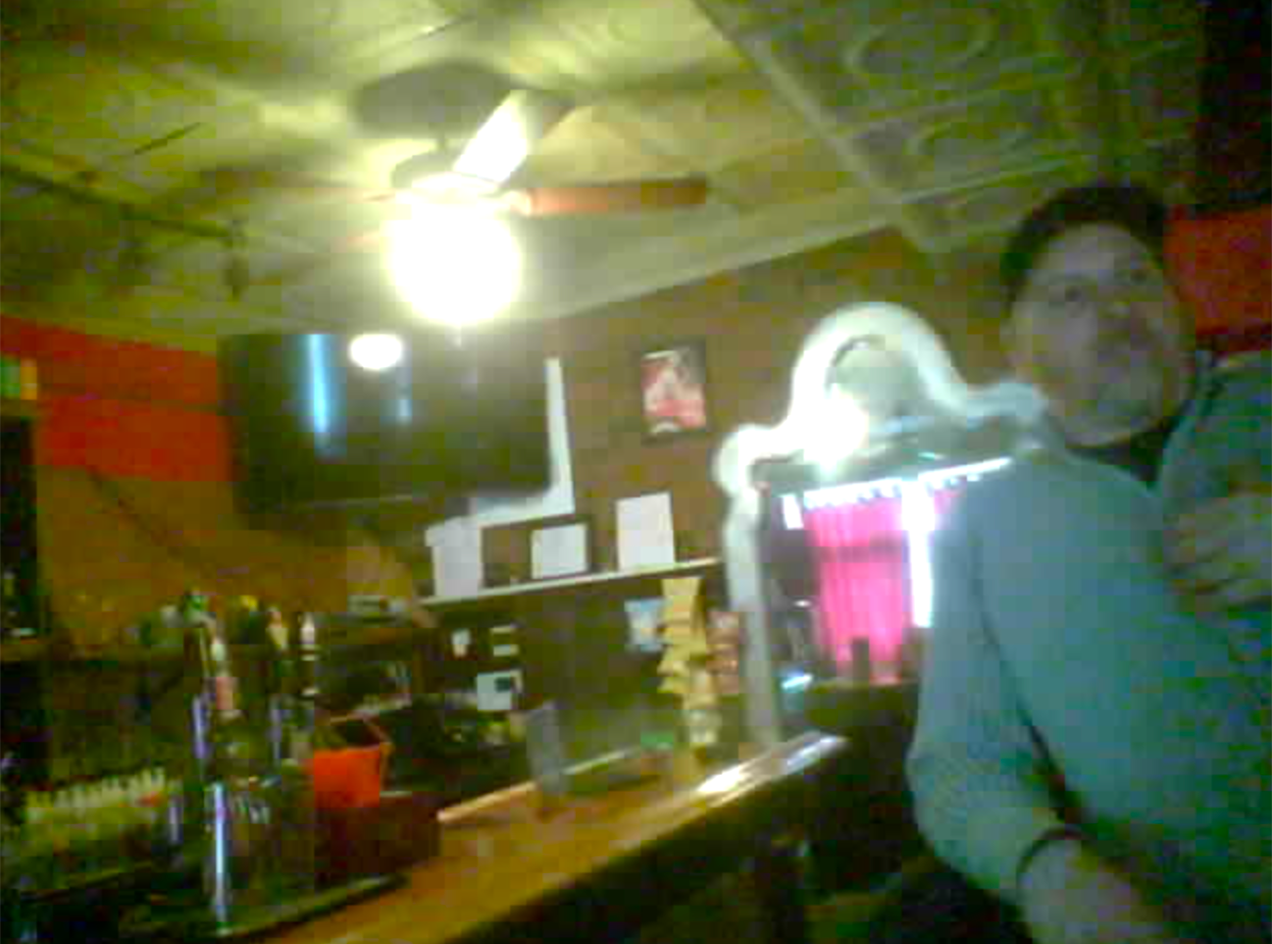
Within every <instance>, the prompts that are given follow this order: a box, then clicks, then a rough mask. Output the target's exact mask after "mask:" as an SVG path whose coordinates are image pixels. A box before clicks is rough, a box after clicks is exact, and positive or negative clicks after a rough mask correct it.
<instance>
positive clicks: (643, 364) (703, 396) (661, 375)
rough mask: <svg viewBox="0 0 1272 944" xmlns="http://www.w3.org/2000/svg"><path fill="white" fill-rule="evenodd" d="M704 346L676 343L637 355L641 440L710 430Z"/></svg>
mask: <svg viewBox="0 0 1272 944" xmlns="http://www.w3.org/2000/svg"><path fill="white" fill-rule="evenodd" d="M706 352H707V346H706V342H705V341H703V340H702V339H700V338H698V339H693V340H689V341H677V342H675V343H673V344H665V345H660V346H659V347H656V348H652V349H650V350H647V351H643V352H642V353H641V355H640V364H639V367H640V403H641V416H642V425H643V428H644V430H645V438H646V439H648V440H664V439H671V438H675V437H677V436H682V435H684V434H686V433H697V432H703V431H705V430H707V429H709V428H710V426H711V423H710V414H709V412H708V404H707V353H706Z"/></svg>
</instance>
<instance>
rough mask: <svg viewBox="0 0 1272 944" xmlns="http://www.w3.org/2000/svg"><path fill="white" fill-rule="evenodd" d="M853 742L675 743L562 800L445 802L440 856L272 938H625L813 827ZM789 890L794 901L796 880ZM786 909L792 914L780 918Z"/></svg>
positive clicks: (363, 943) (398, 943)
mask: <svg viewBox="0 0 1272 944" xmlns="http://www.w3.org/2000/svg"><path fill="white" fill-rule="evenodd" d="M846 748H847V742H846V741H845V740H844V739H843V738H839V737H833V736H828V735H823V734H819V733H815V732H814V733H809V734H805V735H802V736H800V737H798V738H794V739H792V740H789V741H786V742H784V743H782V744H780V745H778V746H777V747H775V748H772V749H771V750H768V751H765V752H763V753H761V754H760V755H758V756H756V757H754V758H752V759H750V760H748V761H745V762H743V763H739V764H736V765H733V766H727V767H723V768H720V769H717V770H715V771H713V772H708V771H704V770H703V769H702V768H700V767H698V766H697V765H696V763H695V762H694V761H693V759H692V755H689V754H683V755H682V754H676V755H667V756H666V757H665V758H664V761H665V762H664V764H663V765H662V769H661V771H660V772H659V774H658V776H655V777H651V778H650V779H648V780H647V781H645V782H644V783H641V784H639V785H635V786H630V787H626V788H622V789H617V790H613V791H611V792H608V793H603V794H599V795H592V796H587V797H569V798H567V799H566V800H565V801H564V803H563V804H561V805H559V806H556V807H554V808H551V809H545V807H544V804H543V802H542V798H541V796H540V795H539V792H538V790H537V788H536V787H535V786H534V785H533V784H532V783H524V784H519V785H517V786H514V787H511V788H508V789H507V790H503V791H500V792H498V793H495V794H491V795H488V796H486V797H482V798H479V799H477V800H474V801H471V802H469V803H465V804H462V805H458V806H452V807H448V808H446V809H444V810H442V811H441V812H440V813H439V814H438V819H439V820H440V823H441V846H440V852H439V854H438V855H437V856H436V857H434V858H432V859H429V860H427V861H425V862H422V863H420V864H418V865H415V866H413V867H412V868H410V869H408V870H407V871H406V872H405V875H404V877H405V879H406V883H405V885H404V886H403V887H401V888H399V889H397V890H394V891H391V892H388V893H387V894H383V895H380V896H377V897H375V898H373V899H370V900H368V901H364V902H360V903H357V904H353V905H350V906H348V907H346V908H343V909H341V910H340V911H338V912H336V913H334V914H330V915H327V916H325V917H321V918H317V919H314V920H312V921H309V922H306V923H305V924H302V925H298V926H295V927H293V928H292V929H290V930H288V931H285V932H283V933H281V934H279V935H278V936H276V937H273V938H271V940H272V941H274V942H276V944H334V942H337V941H338V942H339V944H386V942H392V944H441V942H458V941H464V942H477V941H499V940H507V941H514V940H515V941H525V940H527V939H531V940H544V941H553V942H567V941H570V940H580V941H583V940H586V941H598V940H616V939H621V938H622V937H623V936H625V935H627V934H630V933H632V932H634V931H635V930H636V929H637V928H639V927H640V926H641V925H642V924H644V923H646V922H647V921H648V920H649V919H650V918H652V917H654V916H655V914H656V912H657V911H658V910H659V909H666V908H669V907H670V906H671V905H672V904H674V903H675V902H677V901H680V900H683V899H685V898H687V897H688V896H689V895H690V894H692V893H693V892H694V891H696V890H697V889H698V888H699V887H701V886H702V885H703V884H705V883H706V882H707V881H709V880H710V879H711V878H712V877H714V876H719V875H723V874H726V873H728V872H733V871H736V870H738V869H740V868H742V867H743V866H744V864H745V863H746V862H747V861H748V860H750V859H752V858H754V857H761V858H764V857H767V856H771V855H773V854H774V851H775V849H777V848H778V845H780V839H781V837H784V836H785V835H787V834H788V833H789V832H791V831H798V830H799V829H800V828H801V827H802V826H805V825H807V824H804V823H802V822H801V813H802V811H803V810H806V809H807V808H808V804H807V803H806V802H804V801H805V800H806V799H807V797H808V795H809V792H810V791H812V790H814V789H815V788H816V783H817V778H818V775H819V774H821V773H822V772H823V771H824V769H825V766H826V765H827V764H828V762H829V761H830V760H831V759H833V758H835V757H836V756H838V755H839V754H840V753H841V752H843V751H844V750H845V749H846ZM775 844H778V845H775ZM792 866H793V863H792ZM767 874H768V881H766V883H765V884H766V885H768V886H769V888H768V891H769V892H771V891H773V887H774V885H775V883H774V882H773V881H772V878H773V872H772V871H770V872H769V873H767ZM789 878H790V880H791V882H792V883H793V882H794V880H795V879H794V873H793V869H792V871H791V873H790V875H789ZM788 891H789V893H790V896H789V897H788V898H787V899H786V905H787V906H792V905H793V903H794V902H796V901H797V900H798V899H797V897H796V893H795V889H794V886H793V884H792V886H791V887H790V888H789V889H788ZM655 903H656V905H655ZM779 907H780V906H779ZM651 912H653V913H651ZM782 920H786V921H790V920H791V918H790V916H789V915H787V916H786V918H784V919H783V918H779V917H774V921H775V922H779V923H780V922H781V921H782ZM787 927H788V928H789V925H787ZM774 939H775V940H776V939H777V938H776V936H775V937H774Z"/></svg>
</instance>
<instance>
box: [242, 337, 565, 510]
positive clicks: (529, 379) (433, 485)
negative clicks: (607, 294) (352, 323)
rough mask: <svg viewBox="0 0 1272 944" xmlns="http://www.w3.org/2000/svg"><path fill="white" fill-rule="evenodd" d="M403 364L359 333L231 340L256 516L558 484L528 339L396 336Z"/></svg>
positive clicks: (538, 370)
mask: <svg viewBox="0 0 1272 944" xmlns="http://www.w3.org/2000/svg"><path fill="white" fill-rule="evenodd" d="M393 334H395V335H396V336H397V337H398V338H400V339H401V341H402V348H403V350H402V356H401V359H400V361H399V362H398V363H397V364H395V365H394V366H390V367H386V368H383V369H379V370H369V369H366V368H363V367H361V366H359V365H358V364H357V363H355V362H354V360H353V358H352V356H351V354H350V348H351V343H352V341H353V339H354V338H355V337H356V335H355V334H352V333H350V334H336V333H332V334H244V335H235V336H231V337H226V338H223V339H222V340H221V342H220V347H219V352H218V353H219V362H220V369H221V381H222V387H223V398H224V404H225V409H226V413H227V416H228V419H229V425H230V437H231V444H232V448H233V455H234V462H235V492H236V498H237V501H238V504H239V507H240V508H241V509H242V510H244V511H245V512H248V513H274V512H286V511H288V510H293V509H303V508H315V507H340V506H349V507H353V508H357V507H366V506H376V505H382V504H384V503H386V502H394V501H411V500H414V499H418V498H421V497H429V498H435V497H436V496H437V495H438V494H451V495H462V494H471V493H477V492H482V491H489V490H499V491H505V492H506V491H521V490H525V491H533V490H535V489H542V488H544V487H546V486H547V485H548V484H549V480H550V463H549V449H548V422H547V381H546V373H545V364H544V359H543V357H542V356H541V354H540V353H538V352H536V351H535V350H534V348H533V346H527V345H526V344H525V343H522V340H521V339H519V338H518V337H517V336H516V335H513V334H504V335H498V334H496V333H494V332H491V333H488V334H485V335H473V336H465V337H464V338H463V339H462V340H460V339H459V338H457V337H456V336H455V335H453V334H450V333H446V332H440V331H439V332H419V333H415V334H412V333H404V332H400V331H398V332H393Z"/></svg>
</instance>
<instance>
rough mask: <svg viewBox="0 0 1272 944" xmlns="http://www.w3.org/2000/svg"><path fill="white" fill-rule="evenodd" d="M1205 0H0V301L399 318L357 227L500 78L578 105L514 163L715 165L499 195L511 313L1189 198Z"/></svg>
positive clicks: (284, 319)
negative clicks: (697, 195) (582, 212)
mask: <svg viewBox="0 0 1272 944" xmlns="http://www.w3.org/2000/svg"><path fill="white" fill-rule="evenodd" d="M1197 6H1198V5H1196V4H1194V3H1192V2H1189V0H1160V2H1154V3H1143V2H1137V0H1103V2H1102V3H1101V2H1094V3H1065V2H1062V0H1050V2H1048V0H1001V2H998V3H994V4H953V3H951V4H946V5H941V4H933V3H931V2H930V0H886V2H884V0H853V2H841V3H832V2H817V0H701V2H699V3H696V4H695V3H693V2H692V0H610V2H603V0H544V2H527V0H516V2H514V0H200V2H195V3H169V2H160V0H93V2H91V3H90V2H88V0H81V2H72V0H18V2H14V0H6V2H5V4H4V7H3V13H2V16H3V21H2V22H3V63H2V67H0V86H2V91H3V97H2V99H0V116H2V119H3V128H0V157H2V158H3V168H4V175H3V179H2V180H0V200H2V201H3V202H2V204H0V211H2V213H3V222H4V226H3V230H0V278H2V279H3V282H2V284H3V291H4V296H3V298H4V307H5V309H6V310H7V311H16V312H19V313H24V314H31V315H33V316H36V317H41V318H49V319H53V320H58V321H61V322H64V323H67V324H74V325H77V326H79V327H84V328H87V329H89V330H97V331H101V332H104V333H114V334H127V335H131V336H134V337H142V338H146V337H149V338H154V339H161V340H165V339H166V340H171V341H173V342H175V343H183V344H188V345H191V346H202V347H206V346H210V345H211V344H212V343H213V341H214V339H215V338H216V337H217V336H218V335H221V334H226V333H234V332H241V331H246V330H257V329H268V330H273V329H296V330H305V329H309V330H322V329H339V328H347V327H359V326H363V325H371V324H376V323H383V322H384V321H385V320H389V321H392V320H396V319H400V318H402V317H404V316H405V313H404V306H403V304H402V302H401V301H400V300H399V299H398V297H397V296H396V293H395V292H394V290H393V289H392V287H391V286H390V283H389V281H388V279H387V277H386V275H385V270H384V266H383V249H382V246H379V245H378V244H377V243H376V242H375V240H374V239H373V238H371V237H373V236H374V234H375V233H377V232H378V231H379V229H380V227H382V226H383V224H384V223H385V222H387V221H388V220H389V219H391V218H393V217H394V216H395V215H400V213H401V212H402V211H401V209H400V208H399V207H398V206H397V205H396V204H395V203H394V202H393V201H391V200H387V199H383V196H384V192H385V189H386V188H387V187H388V186H389V179H390V174H391V172H392V169H393V168H394V166H396V165H397V164H398V163H400V162H401V161H403V160H405V159H406V158H409V157H412V156H415V155H418V154H421V153H424V152H428V151H446V150H452V149H455V148H458V147H460V146H462V145H463V144H464V142H465V141H466V140H467V139H468V137H469V136H471V135H472V133H473V132H474V131H475V130H476V129H477V127H479V126H480V125H481V123H482V121H483V120H484V119H485V117H486V116H487V115H488V114H489V113H490V111H491V110H493V108H494V107H495V106H496V105H497V104H498V103H499V102H500V100H501V99H502V98H503V96H504V94H505V93H506V92H507V91H509V90H511V89H537V90H542V91H546V92H550V93H553V94H554V95H557V96H560V97H561V98H563V99H564V100H565V101H567V102H568V103H569V104H570V105H571V106H572V110H570V111H569V112H568V114H567V115H566V117H565V118H564V119H563V120H561V121H560V122H559V123H558V124H556V125H555V126H553V127H552V128H551V130H549V131H548V132H547V134H546V136H545V137H543V138H542V139H541V140H540V141H539V142H538V144H537V146H536V147H535V149H534V150H533V152H532V154H531V156H530V158H529V159H528V160H527V161H526V163H525V164H524V165H522V167H521V168H520V169H519V170H518V172H517V174H516V176H515V178H514V180H513V183H515V184H516V185H518V186H532V185H539V184H553V183H578V182H598V181H607V180H614V179H627V178H651V177H653V178H661V177H681V176H689V175H700V176H703V177H705V178H706V179H707V181H708V183H709V186H710V196H709V198H708V200H707V201H706V203H704V204H702V205H700V206H696V207H688V208H683V209H675V210H664V211H660V212H651V211H642V212H625V213H620V214H614V215H606V216H590V217H581V218H524V219H523V218H518V219H514V220H513V221H512V225H513V226H514V227H515V228H516V232H517V234H518V236H519V238H520V239H521V241H522V244H523V246H524V252H525V255H526V261H527V273H528V274H527V280H526V283H525V285H524V286H523V287H522V291H521V294H520V296H519V299H518V301H517V302H516V304H515V305H514V306H513V308H512V309H511V310H510V311H509V313H508V317H511V318H522V319H532V318H545V317H556V316H561V315H565V314H573V313H578V312H582V311H586V310H589V309H592V308H595V307H596V306H599V305H602V304H604V303H606V302H609V301H613V300H617V299H622V298H631V297H635V296H638V295H641V294H644V293H646V292H649V291H652V290H656V289H658V288H663V287H666V286H669V285H674V284H677V283H680V282H684V281H688V280H692V279H695V278H700V277H702V276H705V275H708V274H710V273H713V272H716V271H720V270H724V269H729V268H735V267H737V266H740V265H744V264H747V263H751V262H755V261H760V260H763V259H767V258H772V257H775V256H780V255H784V254H789V253H792V252H797V251H800V250H802V249H806V248H811V247H814V246H818V245H822V244H826V243H829V242H834V241H837V240H842V239H847V238H853V237H858V236H865V235H867V234H869V233H871V232H872V231H875V230H877V229H880V228H882V227H888V226H890V227H896V228H897V229H898V230H899V231H900V232H901V233H902V234H903V235H904V236H905V237H906V238H907V239H908V240H910V241H911V243H912V244H913V245H914V246H916V247H917V248H918V249H919V250H921V251H922V252H924V253H927V254H930V255H932V256H934V257H938V258H939V257H944V256H946V255H948V254H951V253H959V252H962V251H965V250H969V249H972V250H975V249H978V248H985V247H992V246H993V244H994V241H995V240H996V239H997V238H999V237H1000V235H1001V233H1002V232H1003V230H1004V228H1005V227H1006V226H1008V225H1009V224H1010V222H1012V221H1013V220H1014V219H1015V218H1016V217H1017V216H1018V215H1019V214H1020V213H1021V212H1023V211H1024V209H1026V208H1027V207H1028V206H1029V205H1031V204H1032V203H1033V202H1035V201H1036V200H1037V199H1039V198H1040V197H1041V196H1042V195H1044V194H1046V193H1047V192H1049V191H1050V190H1052V189H1054V188H1055V187H1058V186H1062V185H1065V184H1069V183H1076V182H1081V181H1084V180H1087V179H1089V178H1091V177H1092V176H1095V175H1097V174H1128V175H1133V176H1136V177H1138V178H1140V179H1144V180H1147V181H1149V182H1150V183H1153V184H1155V185H1157V186H1159V187H1161V188H1163V189H1164V190H1165V191H1166V192H1167V193H1168V194H1169V195H1170V196H1171V197H1173V198H1175V199H1179V200H1184V199H1187V196H1188V193H1189V168H1190V165H1191V138H1192V131H1193V123H1194V121H1195V119H1196V109H1197V85H1198V73H1199V68H1200V62H1201V55H1202V49H1201V30H1200V23H1199V21H1198V20H1199V13H1198V10H1197ZM296 179H305V180H310V179H312V180H317V181H330V182H333V183H334V184H336V185H337V186H333V187H320V186H319V187H313V186H311V187H304V186H296V185H294V181H295V180H296ZM289 181H292V183H289Z"/></svg>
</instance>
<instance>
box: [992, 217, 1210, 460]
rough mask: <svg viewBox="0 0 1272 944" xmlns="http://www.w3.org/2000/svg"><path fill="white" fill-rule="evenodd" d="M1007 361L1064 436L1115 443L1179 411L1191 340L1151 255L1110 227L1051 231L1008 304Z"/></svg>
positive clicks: (1187, 382) (1185, 388) (1093, 225)
mask: <svg viewBox="0 0 1272 944" xmlns="http://www.w3.org/2000/svg"><path fill="white" fill-rule="evenodd" d="M1008 347H1009V353H1010V357H1011V360H1012V366H1013V367H1014V368H1015V370H1016V372H1017V373H1018V374H1019V375H1020V376H1021V377H1022V378H1023V379H1025V380H1027V381H1029V382H1031V383H1033V384H1035V385H1036V386H1037V387H1039V388H1040V389H1041V390H1042V391H1043V393H1044V394H1045V395H1046V396H1047V398H1048V399H1049V401H1050V403H1051V410H1052V412H1053V414H1055V416H1056V417H1057V419H1058V420H1059V421H1060V422H1061V425H1062V426H1064V427H1065V428H1066V432H1069V433H1070V434H1071V435H1074V437H1075V438H1076V439H1077V441H1078V442H1082V443H1084V444H1088V445H1097V444H1100V443H1106V442H1115V441H1117V440H1119V439H1122V438H1127V437H1129V436H1132V435H1134V434H1135V433H1138V432H1141V431H1143V430H1145V429H1148V428H1150V427H1151V426H1153V425H1154V424H1155V423H1157V422H1158V421H1159V420H1161V419H1164V418H1165V417H1166V416H1168V415H1169V414H1170V413H1172V412H1173V411H1174V410H1176V409H1177V408H1178V407H1179V406H1180V405H1181V404H1182V403H1183V402H1184V400H1185V399H1186V398H1187V396H1188V393H1189V389H1190V387H1191V383H1192V353H1193V337H1192V330H1191V325H1190V323H1189V321H1188V319H1187V318H1186V317H1185V313H1184V312H1183V310H1182V308H1181V306H1180V304H1179V300H1178V299H1177V297H1176V296H1175V293H1174V291H1173V289H1172V288H1171V286H1170V284H1169V282H1168V281H1167V279H1166V276H1165V274H1164V273H1163V272H1162V269H1161V266H1159V265H1158V263H1157V261H1156V259H1155V258H1154V257H1153V254H1152V253H1151V252H1150V251H1149V250H1148V248H1147V247H1146V246H1144V245H1143V244H1142V243H1141V242H1140V241H1139V240H1138V239H1136V238H1135V237H1134V236H1132V235H1131V234H1130V233H1129V232H1127V231H1126V230H1124V229H1121V228H1120V227H1117V226H1112V225H1108V224H1104V223H1091V224H1087V225H1085V226H1079V227H1075V228H1074V229H1072V230H1070V231H1068V232H1067V233H1064V234H1063V235H1061V236H1058V237H1056V239H1054V240H1053V241H1052V242H1051V244H1050V245H1049V246H1047V248H1046V249H1045V250H1044V251H1043V252H1042V254H1041V255H1040V256H1039V257H1038V260H1037V262H1036V263H1035V264H1034V267H1033V270H1032V271H1031V272H1030V274H1029V277H1028V279H1027V280H1026V282H1025V285H1024V287H1023V290H1022V291H1021V294H1020V296H1019V297H1018V299H1017V300H1016V303H1015V305H1014V306H1013V307H1012V323H1011V335H1010V340H1009V343H1008Z"/></svg>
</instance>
